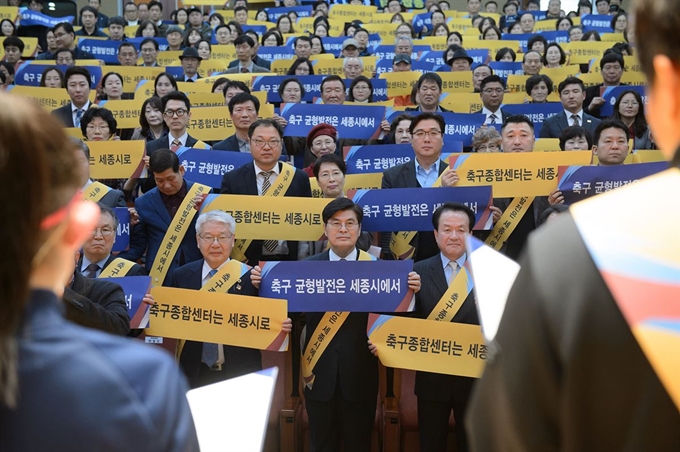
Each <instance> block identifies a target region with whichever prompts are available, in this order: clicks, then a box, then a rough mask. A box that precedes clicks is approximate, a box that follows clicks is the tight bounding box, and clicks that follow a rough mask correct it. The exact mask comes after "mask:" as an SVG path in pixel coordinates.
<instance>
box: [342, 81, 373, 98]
mask: <svg viewBox="0 0 680 452" xmlns="http://www.w3.org/2000/svg"><path fill="white" fill-rule="evenodd" d="M359 82H366V83H368V89H369V91H370V94H369V95H368V101H369V102H373V83H371V80H370V79H369V78H368V77H365V76H363V75H358V76H356V77H355V78H354V80H352V83H351V84H350V85H349V94H348V95H347V100H348V101H350V102H354V93H353V92H352V90H353V89H354V87H355V86H356V85H357V83H359Z"/></svg>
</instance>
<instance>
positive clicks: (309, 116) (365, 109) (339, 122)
mask: <svg viewBox="0 0 680 452" xmlns="http://www.w3.org/2000/svg"><path fill="white" fill-rule="evenodd" d="M280 114H281V116H283V117H284V118H285V119H286V121H288V125H287V126H286V128H285V130H284V133H285V135H286V136H292V137H306V136H307V134H308V133H309V131H310V130H311V129H312V127H314V126H315V125H317V124H321V123H326V124H331V125H332V126H333V127H335V128H336V129H337V130H338V135H339V136H341V137H343V138H358V139H364V140H369V139H374V138H378V137H379V136H380V133H381V132H382V129H381V128H380V123H381V122H382V121H383V120H384V119H385V107H381V106H371V105H370V104H369V105H366V106H363V105H362V106H359V105H324V104H282V105H281V113H280Z"/></svg>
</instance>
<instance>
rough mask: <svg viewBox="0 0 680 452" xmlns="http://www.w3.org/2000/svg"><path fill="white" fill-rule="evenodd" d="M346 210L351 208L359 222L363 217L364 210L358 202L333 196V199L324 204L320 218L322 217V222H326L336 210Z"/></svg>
mask: <svg viewBox="0 0 680 452" xmlns="http://www.w3.org/2000/svg"><path fill="white" fill-rule="evenodd" d="M346 210H351V211H352V212H354V214H355V215H356V217H357V221H358V222H359V224H361V220H363V219H364V210H363V209H362V208H361V206H360V205H359V204H355V203H354V201H352V200H351V199H349V198H344V197H341V198H335V199H334V200H333V201H331V202H329V203H328V204H326V207H324V208H323V212H321V218H322V219H323V224H328V221H329V220H330V219H331V218H333V215H335V214H336V213H338V212H344V211H346Z"/></svg>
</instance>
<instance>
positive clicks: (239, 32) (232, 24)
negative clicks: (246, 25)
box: [227, 20, 243, 36]
mask: <svg viewBox="0 0 680 452" xmlns="http://www.w3.org/2000/svg"><path fill="white" fill-rule="evenodd" d="M227 25H228V26H229V30H230V31H231V27H234V28H235V29H236V36H241V35H242V34H243V27H241V24H240V23H238V22H236V21H235V20H230V21H229V22H227Z"/></svg>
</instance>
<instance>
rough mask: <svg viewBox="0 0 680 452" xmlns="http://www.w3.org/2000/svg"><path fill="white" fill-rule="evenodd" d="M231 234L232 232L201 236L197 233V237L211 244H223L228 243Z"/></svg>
mask: <svg viewBox="0 0 680 452" xmlns="http://www.w3.org/2000/svg"><path fill="white" fill-rule="evenodd" d="M233 236H234V234H230V235H221V236H219V237H213V236H211V235H206V236H205V237H203V236H202V235H199V236H198V238H199V239H201V240H202V241H204V242H206V243H210V244H211V245H212V244H213V243H215V242H217V243H219V244H220V245H225V244H227V243H229V240H231V238H232V237H233Z"/></svg>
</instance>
